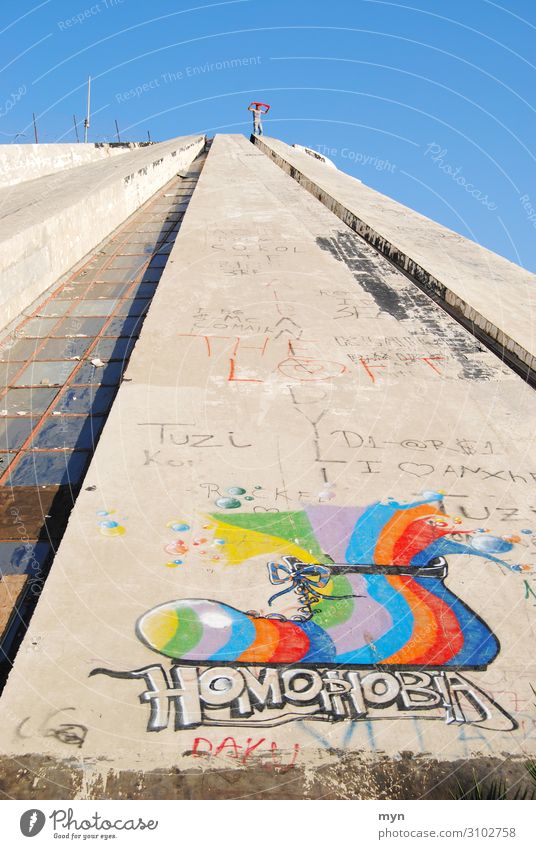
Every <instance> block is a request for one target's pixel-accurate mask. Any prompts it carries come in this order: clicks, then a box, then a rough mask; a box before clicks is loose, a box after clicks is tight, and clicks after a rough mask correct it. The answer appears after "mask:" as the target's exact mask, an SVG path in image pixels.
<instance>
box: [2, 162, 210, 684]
mask: <svg viewBox="0 0 536 849" xmlns="http://www.w3.org/2000/svg"><path fill="white" fill-rule="evenodd" d="M205 159H206V153H202V154H201V155H200V156H199V157H198V158H197V159H196V160H195V161H194V163H192V166H191V168H190V170H189V171H188V172H184V173H182V174H181V175H179V176H177V177H175V178H173V180H172V181H171V182H170V183H168V184H167V186H165V188H163V189H162V190H161V191H160V192H158V193H157V194H156V195H154V196H153V197H152V198H151V200H149V201H148V202H147V203H145V204H144V206H142V207H141V208H140V210H138V212H136V213H135V214H134V215H132V216H131V217H130V218H129V219H128V220H127V222H126V223H125V224H124V225H123V226H122V227H120V228H119V229H118V230H117V231H115V232H114V233H113V234H112V235H111V236H110V238H109V239H108V240H107V241H105V242H103V243H102V245H101V246H100V247H99V249H98V251H97V252H96V253H94V254H93V255H92V256H91V257H90V258H89V260H88V261H87V262H85V263H84V265H83V266H82V267H80V268H78V269H77V270H76V271H75V272H74V273H73V274H72V275H71V276H70V277H69V278H68V279H67V280H66V281H64V282H62V283H61V284H59V285H57V286H56V287H55V288H54V289H53V290H49V292H48V294H46V295H44V296H43V298H42V299H41V300H40V302H36V303H38V306H36V307H35V308H34V307H32V308H31V310H32V311H31V312H29V313H28V315H25V316H24V318H21V320H20V322H19V323H18V324H17V325H16V326H15V327H14V328H13V327H12V328H11V330H10V333H9V335H8V336H7V337H5V338H3V339H2V340H0V690H1V689H2V688H3V686H4V684H5V681H6V679H7V676H8V674H9V671H10V669H11V666H12V662H13V659H14V657H15V654H16V652H17V649H18V647H19V645H20V642H21V640H22V638H23V636H24V634H25V632H26V629H27V627H28V623H29V620H30V618H31V616H32V613H33V611H34V608H35V604H36V602H37V599H38V597H39V595H40V592H41V590H42V588H43V586H44V583H45V580H46V577H47V574H48V572H49V569H50V566H51V564H52V561H53V558H54V555H55V552H56V550H57V548H58V545H59V543H60V541H61V538H62V536H63V533H64V531H65V527H66V525H67V521H68V518H69V515H70V512H71V510H72V507H73V505H74V503H75V500H76V496H77V494H78V492H79V491H80V488H81V486H82V484H83V479H84V475H85V472H86V470H87V467H88V465H89V463H90V461H91V458H92V456H93V452H94V451H95V447H96V445H97V443H98V440H99V436H100V434H101V433H102V429H103V427H104V425H105V423H106V419H107V417H108V414H109V412H110V409H111V407H112V404H113V401H114V398H115V395H116V393H117V390H118V388H119V384H120V383H121V380H122V375H123V372H124V370H125V368H126V366H127V364H128V360H129V358H130V354H131V352H132V349H133V347H134V345H135V344H136V340H137V338H138V336H139V333H140V330H141V327H142V325H143V321H144V318H145V315H146V313H147V310H148V308H149V306H150V304H151V300H152V298H153V296H154V293H155V292H156V289H157V287H158V284H159V282H160V278H161V276H162V272H163V271H164V268H165V267H166V263H167V261H168V259H169V255H170V253H171V250H172V248H173V245H174V241H175V238H176V236H177V233H178V231H179V229H180V226H181V222H182V219H183V217H184V213H185V212H186V209H187V207H188V204H189V202H190V198H191V196H192V194H193V191H194V189H195V186H196V184H197V181H198V179H199V175H200V173H201V171H202V168H203V165H204V162H205Z"/></svg>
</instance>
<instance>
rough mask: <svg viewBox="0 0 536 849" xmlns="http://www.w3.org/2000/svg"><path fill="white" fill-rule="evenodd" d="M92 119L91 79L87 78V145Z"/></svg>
mask: <svg viewBox="0 0 536 849" xmlns="http://www.w3.org/2000/svg"><path fill="white" fill-rule="evenodd" d="M90 117H91V77H88V78H87V115H86V119H85V121H84V144H87V131H88V129H89V124H90Z"/></svg>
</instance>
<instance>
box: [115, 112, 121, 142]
mask: <svg viewBox="0 0 536 849" xmlns="http://www.w3.org/2000/svg"><path fill="white" fill-rule="evenodd" d="M115 130H116V133H117V141H118V142H120V141H121V136H120V135H119V124H118V123H117V118H116V119H115Z"/></svg>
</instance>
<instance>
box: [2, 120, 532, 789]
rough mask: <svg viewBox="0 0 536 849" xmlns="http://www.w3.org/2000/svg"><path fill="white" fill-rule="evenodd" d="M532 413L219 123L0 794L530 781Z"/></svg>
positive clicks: (54, 610) (21, 677) (513, 383)
mask: <svg viewBox="0 0 536 849" xmlns="http://www.w3.org/2000/svg"><path fill="white" fill-rule="evenodd" d="M535 413H536V400H535V397H534V393H533V391H532V390H531V389H530V388H529V387H528V386H527V385H526V384H525V383H524V382H523V381H522V380H521V379H520V378H519V377H517V376H516V375H515V374H514V373H513V372H512V371H511V370H509V369H507V368H505V367H504V366H503V364H502V363H501V362H500V360H498V359H497V358H496V357H495V356H494V355H493V354H492V353H490V352H489V351H486V350H483V349H482V347H481V346H480V345H479V344H478V343H477V342H476V341H475V339H474V337H473V336H471V335H470V334H469V333H468V332H467V331H466V330H464V329H462V328H460V326H459V324H458V323H457V322H455V321H454V320H453V319H452V318H451V317H450V316H448V315H447V314H446V313H445V312H444V311H443V310H442V309H441V308H440V307H439V306H438V305H437V304H435V303H434V302H433V301H432V300H431V299H429V298H428V297H427V296H426V295H425V294H423V293H422V292H421V291H419V290H418V289H417V287H416V286H415V285H414V284H413V283H412V282H411V281H410V280H408V278H407V277H406V276H405V275H404V274H402V273H401V272H399V271H397V270H396V269H395V268H394V267H393V265H392V264H391V263H390V262H388V261H387V259H385V258H384V257H383V256H381V255H380V254H379V253H378V252H377V251H375V250H374V249H373V248H372V247H371V246H369V245H367V244H366V243H365V242H364V241H363V240H362V239H361V238H360V237H359V236H357V235H356V234H355V233H354V232H353V231H352V230H351V229H350V228H348V227H346V226H345V225H344V224H342V223H341V221H340V220H339V219H338V218H337V217H336V216H335V215H334V214H333V213H331V212H330V211H328V210H327V209H326V208H325V207H324V206H323V205H322V204H321V203H319V202H318V201H317V200H315V199H314V198H313V197H312V196H311V195H310V194H308V193H307V192H305V191H304V190H303V188H301V187H300V186H299V185H298V184H297V183H296V182H295V181H293V180H292V179H290V178H289V177H288V176H287V175H286V174H284V173H283V171H282V170H281V169H280V168H278V167H276V165H275V164H274V163H273V162H270V160H269V159H268V158H267V157H266V156H265V155H264V154H263V153H262V152H261V151H259V150H257V149H255V148H254V147H252V146H251V144H250V143H249V142H248V141H247V140H246V139H244V138H243V137H240V136H217V137H216V139H215V141H214V144H213V146H212V148H211V150H210V152H209V154H208V158H207V161H206V165H205V168H204V170H203V173H202V174H201V178H200V180H199V183H198V185H197V188H196V189H195V192H194V194H193V197H192V200H191V202H190V206H189V208H188V211H187V212H186V215H185V217H184V220H183V224H182V227H181V230H180V233H179V236H178V238H177V240H176V243H175V247H174V248H173V251H172V253H171V256H170V260H169V262H168V264H167V266H166V269H165V271H164V274H163V276H162V279H161V282H160V285H159V288H158V290H157V292H156V295H155V297H154V300H153V303H152V306H151V308H150V310H149V313H148V317H147V319H146V322H145V325H144V327H143V331H142V334H141V336H140V339H139V341H138V344H137V346H136V348H135V351H134V353H133V355H132V358H131V361H130V366H129V369H128V371H127V374H126V380H125V382H124V383H123V384H122V385H121V387H120V389H119V393H118V396H117V399H116V401H115V403H114V406H113V408H112V411H111V414H110V418H109V420H108V423H107V425H106V427H105V429H104V432H103V435H102V437H101V440H100V442H99V445H98V448H97V451H96V453H95V455H94V459H93V462H92V464H91V466H90V468H89V471H88V473H87V475H86V478H85V481H84V488H83V490H82V492H81V494H80V496H79V498H78V501H77V503H76V506H75V508H74V510H73V513H72V514H71V519H70V522H69V525H68V527H67V531H66V534H65V536H64V539H63V542H62V543H61V546H60V549H59V552H58V554H57V556H56V559H55V561H54V564H53V566H52V571H51V573H50V577H49V578H48V581H47V583H46V586H45V589H44V592H43V595H42V597H41V599H40V601H39V604H38V607H37V610H36V613H35V615H34V617H33V619H32V621H31V624H30V628H29V630H28V633H27V635H26V638H25V640H24V642H23V644H22V647H21V649H20V651H19V654H18V655H17V658H16V661H15V665H14V669H13V671H12V673H11V675H10V678H9V680H8V683H7V686H6V689H5V691H4V694H3V696H2V698H1V700H0V710H1V712H2V717H3V722H2V725H1V726H0V751H1V753H2V759H1V763H0V789H1V791H2V792H3V793H4V795H6V796H7V795H11V796H15V797H21V798H39V797H46V798H68V797H99V798H100V797H103V798H104V797H107V796H109V797H115V798H121V796H122V795H125V796H128V797H132V798H136V797H144V798H155V797H162V798H200V797H205V798H206V797H210V798H242V797H249V798H251V797H255V796H258V797H259V798H271V797H277V798H287V797H288V798H418V797H421V796H427V797H430V796H435V797H436V798H437V797H439V798H448V797H449V794H450V793H451V792H452V790H453V789H454V788H453V783H454V780H455V776H456V775H462V774H463V775H465V776H467V775H469V776H470V778H471V780H472V777H473V774H474V775H476V776H477V777H480V778H483V777H484V778H485V777H489V776H490V775H491V776H493V775H494V774H495V771H496V770H500V774H501V775H504V776H506V777H507V779H508V781H511V782H512V783H513V784H514V785H515V784H516V783H517V782H519V781H521V780H522V776H523V775H524V767H523V763H524V761H525V760H526V759H527V758H529V757H532V758H534V756H535V754H536V722H535V720H536V716H535V710H534V694H533V692H532V690H531V683H534V681H535V680H536V668H535V661H534V652H533V650H532V646H533V643H534V636H535V630H536V628H535V624H536V620H535V616H536V574H535V570H534V561H535V557H534V551H535V547H534V546H535V542H534V541H535V540H536V535H535V534H534V529H535V522H534V513H535V511H536V503H534V501H533V499H532V493H533V491H534V490H533V487H534V480H535V479H536V452H535V449H534V446H533V443H532V440H531V435H532V429H533V426H532V422H533V420H534V415H535ZM370 505H374V506H373V507H371V506H370ZM293 557H294V558H297V559H296V560H292V559H290V560H288V559H287V560H285V559H284V558H293ZM275 596H277V598H276V597H275ZM274 614H276V615H277V618H273V617H274ZM300 616H301V619H300ZM473 771H474V773H473Z"/></svg>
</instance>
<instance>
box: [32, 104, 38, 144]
mask: <svg viewBox="0 0 536 849" xmlns="http://www.w3.org/2000/svg"><path fill="white" fill-rule="evenodd" d="M32 116H33V125H34V136H35V143H36V144H39V138H38V136H37V124H36V121H35V112H32Z"/></svg>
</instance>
